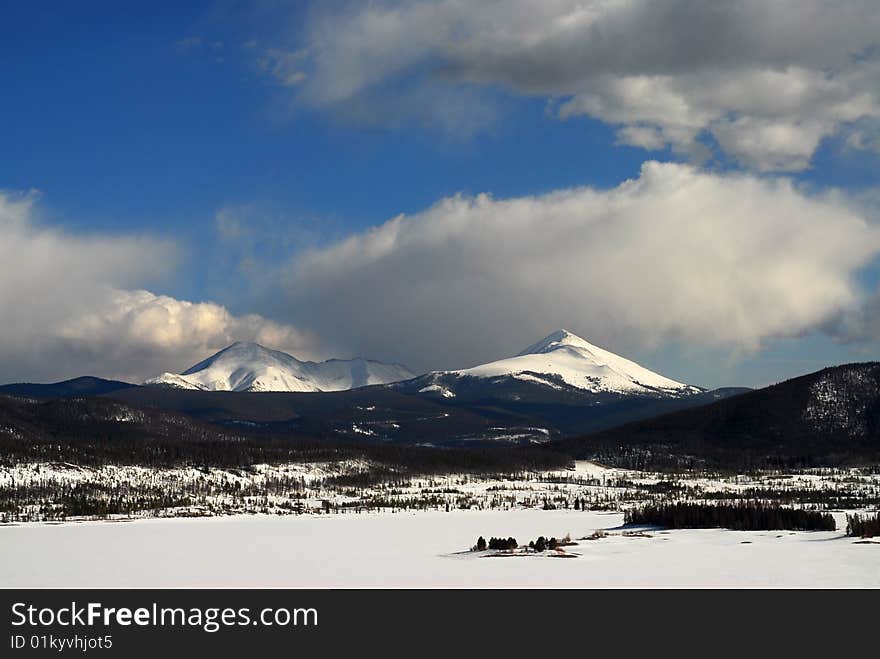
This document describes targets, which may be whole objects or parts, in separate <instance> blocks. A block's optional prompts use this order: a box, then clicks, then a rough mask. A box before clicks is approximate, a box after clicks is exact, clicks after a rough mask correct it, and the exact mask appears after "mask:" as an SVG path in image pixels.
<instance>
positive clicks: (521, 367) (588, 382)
mask: <svg viewBox="0 0 880 659" xmlns="http://www.w3.org/2000/svg"><path fill="white" fill-rule="evenodd" d="M415 385H418V387H417V388H416V387H415ZM524 386H529V387H535V386H538V387H539V388H541V389H544V390H548V389H549V390H555V391H557V392H567V394H566V395H576V396H582V395H587V396H589V397H590V399H591V401H592V402H593V403H598V402H600V400H599V398H598V397H597V396H601V395H608V396H612V397H615V398H620V397H625V398H627V397H651V398H681V397H686V396H690V395H692V394H698V393H701V392H702V391H703V390H702V389H700V388H699V387H694V386H691V385H688V384H684V383H682V382H677V381H675V380H672V379H670V378H667V377H664V376H662V375H660V374H659V373H655V372H653V371H651V370H649V369H647V368H645V367H643V366H640V365H639V364H636V363H635V362H633V361H630V360H629V359H625V358H623V357H621V356H620V355H615V354H614V353H613V352H610V351H608V350H605V349H603V348H600V347H598V346H595V345H593V344H592V343H590V342H589V341H586V340H585V339H582V338H581V337H579V336H577V335H576V334H573V333H572V332H569V331H568V330H564V329H561V330H557V331H556V332H553V333H552V334H549V335H548V336H546V337H544V338H543V339H541V340H540V341H538V342H537V343H534V344H532V345H530V346H529V347H528V348H526V349H525V350H523V351H522V352H520V353H519V354H517V355H514V356H513V357H507V358H505V359H499V360H497V361H493V362H489V363H486V364H480V365H479V366H473V367H471V368H465V369H460V370H455V371H434V372H432V373H428V374H426V375H423V376H420V377H418V378H416V379H415V380H413V381H412V383H400V384H399V385H395V387H396V388H405V389H406V390H410V389H413V390H414V391H415V392H417V393H419V394H424V395H431V396H440V397H442V398H447V399H450V398H456V397H459V396H460V395H462V394H465V395H467V397H468V398H469V399H477V398H480V397H484V398H493V399H497V398H498V397H506V398H510V399H512V400H518V401H524V400H528V399H533V398H534V391H532V392H529V391H526V390H523V387H524ZM545 398H546V396H545Z"/></svg>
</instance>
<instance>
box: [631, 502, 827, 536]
mask: <svg viewBox="0 0 880 659" xmlns="http://www.w3.org/2000/svg"><path fill="white" fill-rule="evenodd" d="M624 524H633V525H644V526H662V527H665V528H670V529H706V528H726V529H730V530H733V531H775V530H785V531H834V530H835V529H836V528H837V526H836V524H835V522H834V517H833V516H832V515H831V514H830V513H826V512H819V511H816V510H804V509H801V508H786V507H783V506H780V505H778V504H765V503H761V502H759V501H742V502H740V503H738V504H735V505H731V504H707V503H683V502H678V503H669V504H663V503H661V504H648V505H645V506H642V507H640V508H638V507H637V508H632V509H630V510H627V511H625V512H624Z"/></svg>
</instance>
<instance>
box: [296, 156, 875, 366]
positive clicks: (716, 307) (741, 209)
mask: <svg viewBox="0 0 880 659" xmlns="http://www.w3.org/2000/svg"><path fill="white" fill-rule="evenodd" d="M878 254H880V228H878V227H877V226H874V225H872V224H871V223H869V222H868V221H866V219H865V217H864V214H863V213H861V212H860V211H859V210H858V209H856V208H854V207H851V206H850V205H848V204H847V203H845V202H844V201H843V200H842V199H841V198H839V197H838V196H836V195H834V194H825V195H817V194H812V193H810V192H808V191H805V190H803V189H801V188H799V187H798V186H797V185H795V184H794V183H793V182H791V181H790V180H788V179H784V178H776V179H768V178H765V177H755V176H750V175H744V174H742V175H731V174H728V175H718V174H711V173H705V172H700V171H699V170H697V169H695V168H693V167H691V166H686V165H677V164H663V163H657V162H648V163H645V165H644V166H643V168H642V171H641V175H640V176H639V177H638V178H637V179H634V180H630V181H626V182H624V183H623V184H621V185H619V186H618V187H616V188H613V189H611V190H604V191H603V190H596V189H592V188H575V189H570V190H561V191H557V192H553V193H551V194H547V195H543V196H535V197H521V198H513V199H493V198H492V197H490V196H488V195H479V196H476V197H464V196H455V197H451V198H447V199H443V200H442V201H440V202H439V203H437V204H436V205H434V206H433V207H431V208H429V209H427V210H425V211H424V212H421V213H418V214H416V215H412V216H404V215H401V216H398V217H395V218H394V219H392V220H390V221H388V222H386V223H385V224H383V225H381V226H379V227H377V228H374V229H372V230H369V231H366V232H364V233H362V234H358V235H354V236H351V237H349V238H347V239H345V240H343V241H340V242H338V243H336V244H334V245H332V246H329V247H327V248H323V249H313V250H310V251H308V252H306V253H304V254H302V255H301V256H300V257H298V259H297V260H296V262H295V264H294V265H293V266H292V269H291V271H290V272H289V273H288V287H289V295H290V304H291V307H290V309H291V312H292V314H293V317H297V318H302V317H306V314H308V318H309V322H310V327H311V329H314V330H315V331H317V332H318V333H319V334H321V335H322V336H323V337H324V338H327V339H329V340H332V341H334V342H335V343H337V344H340V345H347V346H350V347H352V348H353V349H355V350H356V351H358V352H361V353H362V354H367V355H371V356H375V357H377V358H393V359H396V360H399V361H403V362H404V363H407V364H408V365H409V366H410V367H411V368H416V369H418V368H454V367H462V366H467V365H470V364H472V363H475V362H478V361H485V360H487V359H490V358H494V357H499V356H502V355H506V354H510V353H511V352H512V351H515V350H517V349H521V348H522V347H524V346H525V345H527V344H528V343H530V342H532V341H533V340H536V339H537V338H539V337H540V336H542V335H543V334H546V333H548V332H550V331H552V330H554V329H557V328H559V327H567V328H569V329H571V330H573V331H576V332H578V333H581V334H582V335H583V336H585V337H586V338H588V339H589V340H591V341H594V342H596V343H598V344H600V345H606V346H609V347H613V348H614V349H615V350H618V351H621V352H623V353H624V354H626V350H629V349H633V348H635V347H639V346H656V345H658V344H661V343H663V342H665V341H670V340H672V341H675V340H681V341H686V342H689V343H692V344H694V345H698V346H720V347H724V348H731V349H746V350H749V349H755V348H758V347H760V345H761V344H762V342H764V341H766V340H768V339H771V338H776V337H793V336H799V335H801V334H803V333H807V332H810V331H814V330H816V329H818V328H821V327H823V326H826V325H827V324H828V323H829V322H832V320H833V319H835V318H838V317H840V316H841V314H845V313H850V312H852V310H854V309H857V308H859V306H860V304H861V302H862V300H863V298H864V291H863V290H862V288H861V287H860V285H859V283H858V276H857V275H858V273H859V270H860V269H861V268H863V267H864V266H866V265H867V264H869V263H870V262H871V261H872V259H874V258H875V257H876V256H877V255H878Z"/></svg>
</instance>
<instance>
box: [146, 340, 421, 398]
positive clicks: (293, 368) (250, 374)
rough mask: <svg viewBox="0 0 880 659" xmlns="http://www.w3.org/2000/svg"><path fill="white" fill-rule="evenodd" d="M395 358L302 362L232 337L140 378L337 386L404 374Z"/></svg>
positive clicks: (233, 387)
mask: <svg viewBox="0 0 880 659" xmlns="http://www.w3.org/2000/svg"><path fill="white" fill-rule="evenodd" d="M412 377H413V373H412V372H410V371H409V369H407V368H406V367H405V366H401V365H399V364H384V363H382V362H376V361H371V360H367V359H360V358H358V359H348V360H346V359H329V360H327V361H324V362H304V361H300V360H299V359H297V358H296V357H293V356H291V355H288V354H287V353H285V352H281V351H278V350H270V349H268V348H264V347H263V346H261V345H260V344H258V343H242V342H236V343H233V344H232V345H231V346H229V347H228V348H225V349H223V350H221V351H220V352H218V353H217V354H215V355H212V356H211V357H209V358H208V359H206V360H204V361H202V362H199V363H198V364H196V365H195V366H192V367H191V368H189V369H187V370H186V371H184V372H183V373H181V374H175V373H163V374H162V375H160V376H159V377H156V378H153V379H151V380H147V381H146V382H145V383H144V384H148V385H160V386H166V387H175V388H178V389H199V390H203V391H342V390H345V389H354V388H356V387H363V386H366V385H371V384H387V383H389V382H397V381H398V380H407V379H410V378H412Z"/></svg>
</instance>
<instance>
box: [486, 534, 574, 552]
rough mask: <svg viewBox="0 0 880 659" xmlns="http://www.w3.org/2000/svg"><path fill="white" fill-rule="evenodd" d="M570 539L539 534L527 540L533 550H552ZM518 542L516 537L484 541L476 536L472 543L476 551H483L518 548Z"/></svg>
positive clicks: (568, 542) (567, 542)
mask: <svg viewBox="0 0 880 659" xmlns="http://www.w3.org/2000/svg"><path fill="white" fill-rule="evenodd" d="M570 543H571V539H570V538H568V537H565V538H563V539H562V540H557V539H556V538H549V539H548V538H545V537H544V536H543V535H539V536H538V538H537V539H536V540H530V541H529V549H531V550H533V551H538V552H540V551H547V550H548V549H549V550H551V551H552V550H554V549H556V548H557V547H562V546H563V545H566V544H570ZM518 548H519V543H518V542H517V541H516V538H494V537H493V538H489V542H488V543H487V542H486V539H485V538H484V537H483V536H480V537H479V538H477V544H476V545H474V549H475V550H476V551H485V550H486V549H500V550H512V549H518Z"/></svg>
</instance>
